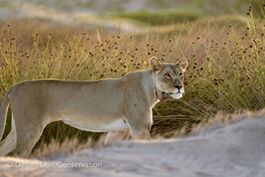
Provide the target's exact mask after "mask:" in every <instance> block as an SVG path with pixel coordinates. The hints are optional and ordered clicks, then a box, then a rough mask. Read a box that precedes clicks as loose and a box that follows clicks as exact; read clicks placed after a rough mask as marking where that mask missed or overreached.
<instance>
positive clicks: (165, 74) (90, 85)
mask: <svg viewBox="0 0 265 177" xmlns="http://www.w3.org/2000/svg"><path fill="white" fill-rule="evenodd" d="M150 66H151V69H149V70H143V71H138V72H133V73H129V74H128V75H126V76H124V77H122V78H119V79H108V80H98V81H64V80H35V81H26V82H22V83H18V84H16V85H14V86H12V87H11V88H10V89H9V90H8V91H7V92H6V93H5V95H4V97H3V100H2V104H1V108H0V140H1V139H2V136H3V132H4V128H5V123H6V117H7V110H8V107H9V104H10V107H11V110H12V125H11V131H10V133H9V134H8V136H7V137H6V138H5V139H4V140H3V141H2V142H1V143H0V155H7V154H8V153H10V152H12V151H14V153H15V154H16V155H18V156H21V157H28V156H29V154H30V152H31V150H32V149H33V147H34V145H35V143H36V142H37V141H38V140H39V138H40V136H41V134H42V132H43V129H44V128H45V127H46V126H47V125H48V124H49V123H51V122H55V121H63V122H64V123H65V124H68V125H70V126H73V127H76V128H78V129H81V130H86V131H93V132H109V133H108V135H107V137H106V142H108V140H109V139H112V138H111V137H112V133H115V132H119V131H123V130H128V131H129V132H130V135H131V136H132V137H133V138H149V137H150V134H149V130H150V128H151V125H152V122H153V120H152V107H153V106H154V105H155V104H156V103H157V102H158V101H159V100H160V99H162V98H163V97H166V96H170V97H172V98H175V99H179V98H181V97H182V95H183V93H184V85H183V73H184V72H185V70H186V68H187V66H188V62H187V60H186V59H181V60H180V61H178V63H177V64H161V63H160V62H159V61H158V60H157V59H156V58H155V57H152V58H151V59H150Z"/></svg>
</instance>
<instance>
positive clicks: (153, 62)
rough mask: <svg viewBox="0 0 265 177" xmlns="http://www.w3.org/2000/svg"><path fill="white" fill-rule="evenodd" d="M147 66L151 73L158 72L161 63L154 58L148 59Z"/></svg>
mask: <svg viewBox="0 0 265 177" xmlns="http://www.w3.org/2000/svg"><path fill="white" fill-rule="evenodd" d="M149 64H150V66H151V68H152V70H153V71H159V70H160V69H161V63H160V62H159V60H158V59H157V58H156V57H151V58H150V59H149Z"/></svg>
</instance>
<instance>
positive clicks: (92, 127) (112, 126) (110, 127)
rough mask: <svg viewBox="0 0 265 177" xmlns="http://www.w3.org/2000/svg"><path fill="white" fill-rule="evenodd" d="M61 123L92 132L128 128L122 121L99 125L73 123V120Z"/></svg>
mask: <svg viewBox="0 0 265 177" xmlns="http://www.w3.org/2000/svg"><path fill="white" fill-rule="evenodd" d="M63 122H64V123H65V124H68V125H70V126H72V127H75V128H78V129H80V130H85V131H92V132H110V131H120V130H124V129H127V128H128V125H127V122H126V121H125V120H124V119H118V120H115V121H113V122H110V123H107V124H100V125H89V123H85V124H84V123H80V122H75V121H74V120H64V121H63Z"/></svg>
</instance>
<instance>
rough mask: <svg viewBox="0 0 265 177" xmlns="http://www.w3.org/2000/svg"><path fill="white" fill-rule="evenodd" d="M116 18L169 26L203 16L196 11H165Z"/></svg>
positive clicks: (122, 15) (143, 12)
mask: <svg viewBox="0 0 265 177" xmlns="http://www.w3.org/2000/svg"><path fill="white" fill-rule="evenodd" d="M115 16H116V17H120V18H124V19H130V20H134V21H137V22H140V23H142V24H145V25H151V26H153V25H168V24H175V23H179V22H184V21H194V20H196V19H198V18H199V17H200V16H201V13H200V12H198V11H197V10H194V9H190V10H188V9H185V10H182V9H179V10H177V9H176V10H164V11H156V12H151V11H139V12H119V13H117V14H115Z"/></svg>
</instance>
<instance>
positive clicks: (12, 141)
mask: <svg viewBox="0 0 265 177" xmlns="http://www.w3.org/2000/svg"><path fill="white" fill-rule="evenodd" d="M11 91H12V88H11V89H9V90H8V91H7V92H6V93H5V95H4V96H3V100H2V103H1V107H0V140H1V139H2V137H3V134H4V130H5V126H6V120H7V112H8V108H9V104H10V103H9V97H8V96H9V93H10V92H11ZM16 139H17V138H16V126H15V121H14V118H13V117H12V123H11V130H10V132H9V134H8V135H7V137H6V138H5V139H4V140H3V141H2V142H0V155H6V154H8V153H9V152H11V151H12V150H14V149H15V147H16V141H17V140H16Z"/></svg>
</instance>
